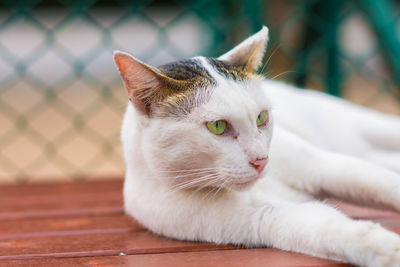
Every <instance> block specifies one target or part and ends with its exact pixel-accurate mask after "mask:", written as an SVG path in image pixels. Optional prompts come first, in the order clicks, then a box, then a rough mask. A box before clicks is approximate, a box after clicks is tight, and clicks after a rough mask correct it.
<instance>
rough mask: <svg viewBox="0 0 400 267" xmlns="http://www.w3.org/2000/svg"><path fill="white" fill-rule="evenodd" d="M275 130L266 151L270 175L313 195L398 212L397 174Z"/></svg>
mask: <svg viewBox="0 0 400 267" xmlns="http://www.w3.org/2000/svg"><path fill="white" fill-rule="evenodd" d="M275 130H276V131H275V133H274V138H273V140H272V143H271V153H270V159H271V160H270V164H271V166H270V167H271V168H270V171H271V172H270V175H271V176H272V177H276V178H277V179H280V180H282V181H284V182H286V183H287V184H288V185H290V186H291V187H293V188H296V189H298V190H301V191H305V192H308V193H309V194H311V195H314V196H322V197H328V196H329V197H335V198H339V199H342V200H345V201H350V202H353V203H356V204H362V205H367V206H374V207H378V208H386V209H392V210H397V211H400V175H399V174H397V173H395V172H392V171H390V170H388V169H385V168H383V167H380V166H378V165H375V164H372V163H369V162H368V161H365V160H361V159H358V158H355V157H352V156H348V155H343V154H338V153H333V152H329V151H325V150H321V149H319V148H316V147H314V146H312V145H311V144H309V143H308V142H306V141H304V140H303V139H301V138H299V137H297V136H296V135H293V134H291V133H289V132H287V131H286V130H284V129H282V128H277V129H275ZM281 166H284V168H282V167H281Z"/></svg>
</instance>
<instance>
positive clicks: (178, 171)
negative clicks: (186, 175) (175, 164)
mask: <svg viewBox="0 0 400 267" xmlns="http://www.w3.org/2000/svg"><path fill="white" fill-rule="evenodd" d="M216 169H217V168H201V169H187V170H185V169H183V170H174V171H161V173H180V172H194V171H203V170H216Z"/></svg>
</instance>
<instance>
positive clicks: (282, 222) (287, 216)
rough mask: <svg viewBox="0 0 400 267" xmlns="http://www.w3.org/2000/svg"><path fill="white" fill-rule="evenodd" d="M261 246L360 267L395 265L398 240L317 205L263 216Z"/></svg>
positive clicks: (398, 260) (398, 259) (398, 257)
mask: <svg viewBox="0 0 400 267" xmlns="http://www.w3.org/2000/svg"><path fill="white" fill-rule="evenodd" d="M259 232H260V233H265V236H262V235H261V237H262V238H265V239H264V240H262V241H263V243H265V244H267V245H269V246H272V247H275V248H280V249H283V250H290V251H295V252H301V253H306V254H310V255H313V256H317V257H323V258H329V259H334V260H340V261H346V262H350V263H353V264H356V265H360V266H393V267H394V266H399V264H400V238H399V236H398V235H396V234H395V233H393V232H390V231H387V230H385V229H384V228H382V227H381V226H380V225H379V224H375V223H372V222H368V221H355V220H352V219H350V218H348V217H346V216H345V215H343V214H341V213H340V212H338V211H337V210H335V209H333V208H331V207H329V206H327V205H325V204H323V203H317V202H308V203H301V204H289V205H280V206H279V208H276V209H273V210H270V211H269V212H268V213H266V214H265V215H264V216H263V221H262V223H261V225H260V230H259Z"/></svg>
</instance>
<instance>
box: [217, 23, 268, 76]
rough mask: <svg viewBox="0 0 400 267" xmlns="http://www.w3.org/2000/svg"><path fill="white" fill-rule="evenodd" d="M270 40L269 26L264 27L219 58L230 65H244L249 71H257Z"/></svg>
mask: <svg viewBox="0 0 400 267" xmlns="http://www.w3.org/2000/svg"><path fill="white" fill-rule="evenodd" d="M267 42H268V28H267V27H266V26H263V27H262V29H261V30H260V31H259V32H257V33H255V34H253V35H252V36H250V37H249V38H247V39H246V40H244V41H243V42H241V43H240V44H238V45H237V46H236V47H234V48H233V49H232V50H230V51H229V52H228V53H226V54H223V55H222V56H220V57H219V58H218V59H219V60H221V61H223V62H224V63H226V64H228V65H233V66H243V68H244V70H246V71H248V72H255V71H256V70H257V69H258V68H259V67H260V66H261V63H262V59H263V57H264V53H265V48H266V45H267Z"/></svg>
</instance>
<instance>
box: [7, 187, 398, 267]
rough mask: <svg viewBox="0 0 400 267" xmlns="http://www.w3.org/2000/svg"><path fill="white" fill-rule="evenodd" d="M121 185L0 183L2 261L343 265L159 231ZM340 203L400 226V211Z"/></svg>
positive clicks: (12, 263) (352, 212)
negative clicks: (132, 208)
mask: <svg viewBox="0 0 400 267" xmlns="http://www.w3.org/2000/svg"><path fill="white" fill-rule="evenodd" d="M121 191H122V182H121V181H101V182H83V183H69V184H42V185H37V184H35V185H22V186H0V266H97V267H100V266H252V267H255V266H303V267H305V266H330V267H333V266H347V265H346V264H341V263H336V262H331V261H326V260H322V259H317V258H313V257H309V256H305V255H300V254H295V253H289V252H284V251H279V250H275V249H268V248H264V249H242V248H240V247H235V246H221V245H214V244H209V243H194V242H182V241H176V240H169V239H166V238H163V237H158V236H156V235H153V234H151V233H149V232H148V231H146V230H145V229H144V228H143V227H141V226H140V225H139V224H138V223H137V222H135V221H134V220H133V219H131V218H129V217H127V216H125V215H124V212H123V209H122V193H121ZM339 208H340V209H342V210H344V211H345V212H346V213H348V214H350V215H351V216H352V217H355V218H363V219H365V218H368V219H373V220H374V221H378V222H381V223H382V224H383V225H384V226H386V227H387V228H389V229H391V230H393V231H395V232H398V233H399V232H400V214H396V213H390V212H382V211H374V210H369V209H364V208H357V207H354V206H350V205H344V204H339Z"/></svg>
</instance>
